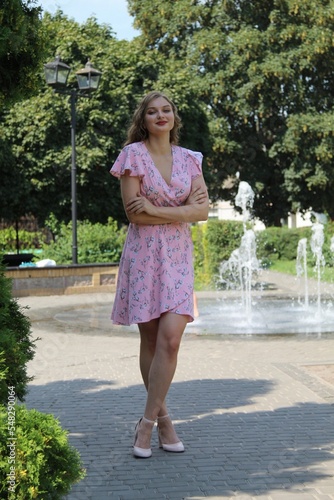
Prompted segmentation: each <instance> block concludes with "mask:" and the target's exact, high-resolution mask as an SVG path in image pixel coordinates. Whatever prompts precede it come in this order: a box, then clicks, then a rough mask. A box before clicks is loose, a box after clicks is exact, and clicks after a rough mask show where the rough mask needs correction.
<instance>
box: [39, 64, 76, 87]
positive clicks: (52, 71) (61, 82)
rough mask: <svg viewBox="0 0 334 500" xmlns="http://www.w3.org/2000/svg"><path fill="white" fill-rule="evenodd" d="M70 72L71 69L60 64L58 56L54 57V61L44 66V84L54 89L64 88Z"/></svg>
mask: <svg viewBox="0 0 334 500" xmlns="http://www.w3.org/2000/svg"><path fill="white" fill-rule="evenodd" d="M70 71H71V68H70V67H69V66H67V64H65V63H63V62H61V60H60V57H59V56H56V57H55V60H54V61H52V62H49V63H47V64H44V73H45V79H46V83H47V84H48V85H50V87H52V88H54V89H61V88H64V87H66V83H67V78H68V75H69V74H70Z"/></svg>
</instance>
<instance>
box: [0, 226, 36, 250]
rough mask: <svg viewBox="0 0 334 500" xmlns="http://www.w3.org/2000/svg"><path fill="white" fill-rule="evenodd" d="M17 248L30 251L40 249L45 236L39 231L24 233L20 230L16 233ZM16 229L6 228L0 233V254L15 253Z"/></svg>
mask: <svg viewBox="0 0 334 500" xmlns="http://www.w3.org/2000/svg"><path fill="white" fill-rule="evenodd" d="M18 238H19V248H20V251H22V250H31V249H32V248H41V247H42V245H43V243H44V241H45V236H44V235H43V233H42V232H41V231H25V230H22V229H20V230H19V232H18ZM16 246H17V241H16V229H15V228H14V227H12V226H11V227H8V228H6V229H1V231H0V252H3V253H10V252H13V253H16Z"/></svg>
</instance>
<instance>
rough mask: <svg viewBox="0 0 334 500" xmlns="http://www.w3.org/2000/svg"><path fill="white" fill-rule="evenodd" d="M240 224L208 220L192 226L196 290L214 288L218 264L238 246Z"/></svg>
mask: <svg viewBox="0 0 334 500" xmlns="http://www.w3.org/2000/svg"><path fill="white" fill-rule="evenodd" d="M242 235H243V224H242V222H235V221H221V220H209V221H208V222H207V223H205V224H196V225H194V226H192V238H193V243H194V269H195V287H196V289H197V290H198V289H200V288H207V287H213V286H215V278H216V275H217V273H218V272H219V266H220V263H221V262H222V261H224V260H227V259H228V258H229V257H230V255H231V253H232V251H233V250H235V249H236V248H238V247H239V246H240V243H241V237H242Z"/></svg>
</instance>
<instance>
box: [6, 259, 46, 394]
mask: <svg viewBox="0 0 334 500" xmlns="http://www.w3.org/2000/svg"><path fill="white" fill-rule="evenodd" d="M0 304H1V307H0V353H1V352H3V357H4V360H3V363H2V365H3V366H4V368H5V369H6V373H5V378H4V379H2V380H0V403H5V402H6V401H7V386H15V389H16V395H17V397H18V398H19V399H20V400H21V401H23V400H24V396H25V394H26V391H27V389H26V386H27V384H28V382H29V381H30V380H31V379H32V378H31V377H29V376H28V375H27V368H26V364H27V363H28V361H30V360H31V359H32V358H33V356H34V348H35V341H33V340H32V337H31V327H30V322H29V319H28V318H26V317H25V316H24V314H23V312H22V309H23V308H21V307H20V306H19V305H18V303H17V302H16V300H15V299H13V298H12V296H11V281H10V280H9V279H8V278H6V276H5V275H4V269H3V267H0ZM35 340H37V339H35Z"/></svg>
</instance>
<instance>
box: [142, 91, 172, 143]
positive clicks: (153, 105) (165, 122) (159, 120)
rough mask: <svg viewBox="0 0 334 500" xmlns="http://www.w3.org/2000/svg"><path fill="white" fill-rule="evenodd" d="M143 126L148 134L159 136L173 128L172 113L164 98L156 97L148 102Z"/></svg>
mask: <svg viewBox="0 0 334 500" xmlns="http://www.w3.org/2000/svg"><path fill="white" fill-rule="evenodd" d="M144 124H145V126H146V128H147V131H148V133H149V134H152V135H161V134H163V133H166V132H170V131H171V130H172V129H173V127H174V112H173V108H172V106H171V104H170V103H169V102H168V101H167V99H165V98H164V97H157V98H156V99H152V101H150V102H149V104H148V106H147V108H146V111H145V116H144Z"/></svg>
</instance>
